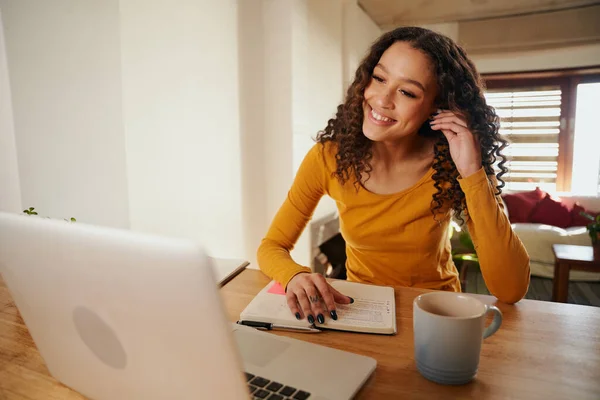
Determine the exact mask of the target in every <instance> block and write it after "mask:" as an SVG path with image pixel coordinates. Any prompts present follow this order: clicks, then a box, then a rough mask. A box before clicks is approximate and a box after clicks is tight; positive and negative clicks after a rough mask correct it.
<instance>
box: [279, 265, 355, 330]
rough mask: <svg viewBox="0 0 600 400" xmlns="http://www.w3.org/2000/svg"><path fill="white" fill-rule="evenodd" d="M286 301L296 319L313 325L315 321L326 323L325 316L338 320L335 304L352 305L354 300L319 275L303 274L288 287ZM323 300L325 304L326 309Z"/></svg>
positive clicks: (289, 283)
mask: <svg viewBox="0 0 600 400" xmlns="http://www.w3.org/2000/svg"><path fill="white" fill-rule="evenodd" d="M285 296H286V299H287V303H288V307H289V308H290V310H291V311H292V314H294V315H295V316H296V319H304V318H305V317H306V318H307V319H308V322H310V323H311V324H313V323H314V322H315V319H316V320H317V321H318V322H319V323H320V324H323V323H325V317H324V315H325V314H327V313H328V314H329V315H330V316H331V318H333V319H334V320H336V319H337V313H336V310H335V303H339V304H351V303H353V302H354V300H353V299H352V298H351V297H348V296H344V295H343V294H341V293H340V292H338V291H337V290H335V289H334V288H333V287H332V286H331V285H330V284H329V283H328V282H327V280H326V279H325V278H324V277H323V275H321V274H319V273H308V272H302V273H300V274H298V275H296V276H294V277H293V278H292V279H291V280H290V281H289V282H288V285H287V290H286V294H285ZM321 299H323V302H324V303H325V306H326V307H327V310H325V309H324V307H323V305H322V302H321Z"/></svg>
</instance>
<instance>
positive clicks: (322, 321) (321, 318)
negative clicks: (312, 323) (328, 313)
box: [317, 314, 325, 324]
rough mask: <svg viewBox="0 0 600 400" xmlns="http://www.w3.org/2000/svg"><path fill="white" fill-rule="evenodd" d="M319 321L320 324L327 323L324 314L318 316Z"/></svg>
mask: <svg viewBox="0 0 600 400" xmlns="http://www.w3.org/2000/svg"><path fill="white" fill-rule="evenodd" d="M317 321H319V323H320V324H324V323H325V317H324V316H323V314H319V315H317Z"/></svg>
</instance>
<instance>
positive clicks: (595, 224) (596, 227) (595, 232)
mask: <svg viewBox="0 0 600 400" xmlns="http://www.w3.org/2000/svg"><path fill="white" fill-rule="evenodd" d="M579 214H581V215H582V216H583V217H585V218H587V219H589V220H590V223H589V224H588V225H587V231H588V234H589V235H590V237H591V238H592V245H596V243H598V242H599V241H600V238H599V237H598V236H599V235H600V214H598V215H597V216H595V217H594V216H593V215H591V214H588V213H586V212H583V211H582V212H580V213H579Z"/></svg>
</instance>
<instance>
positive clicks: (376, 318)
mask: <svg viewBox="0 0 600 400" xmlns="http://www.w3.org/2000/svg"><path fill="white" fill-rule="evenodd" d="M329 283H330V284H331V286H333V287H334V288H335V289H337V290H338V291H339V292H341V293H343V294H344V295H346V296H350V297H352V298H353V299H354V303H352V304H348V305H345V304H336V311H337V315H338V319H337V321H334V320H333V319H331V318H330V317H329V316H326V317H325V323H324V324H319V323H315V324H314V325H311V324H310V323H309V322H308V321H307V320H306V318H305V319H303V320H300V321H298V320H297V319H296V317H295V316H294V315H293V314H292V312H291V311H290V309H289V307H288V305H287V301H286V298H285V292H284V290H283V288H282V287H281V285H279V284H278V283H276V282H275V281H271V282H269V284H268V285H267V286H265V287H264V288H263V289H262V290H261V291H260V293H258V294H257V295H256V297H254V299H252V301H251V302H250V304H248V306H247V307H246V308H245V309H244V311H242V313H241V314H240V320H243V321H253V322H264V323H270V324H277V325H285V326H290V327H314V328H318V329H333V330H340V331H352V332H365V333H379V334H387V335H393V334H395V333H396V302H395V300H394V288H392V287H387V286H375V285H368V284H363V283H355V282H348V281H342V280H332V281H329ZM323 308H324V309H325V310H326V309H327V308H326V307H325V305H324V304H323Z"/></svg>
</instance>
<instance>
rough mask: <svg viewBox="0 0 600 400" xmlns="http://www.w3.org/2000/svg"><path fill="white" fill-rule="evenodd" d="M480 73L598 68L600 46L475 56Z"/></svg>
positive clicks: (591, 45)
mask: <svg viewBox="0 0 600 400" xmlns="http://www.w3.org/2000/svg"><path fill="white" fill-rule="evenodd" d="M471 58H472V60H473V62H474V63H475V65H476V66H477V69H478V70H479V72H480V73H493V72H516V71H537V70H552V69H561V68H577V67H588V66H597V65H599V64H600V44H589V45H580V46H571V47H563V48H558V49H547V50H535V51H527V52H516V53H501V54H482V55H473V56H472V57H471Z"/></svg>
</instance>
